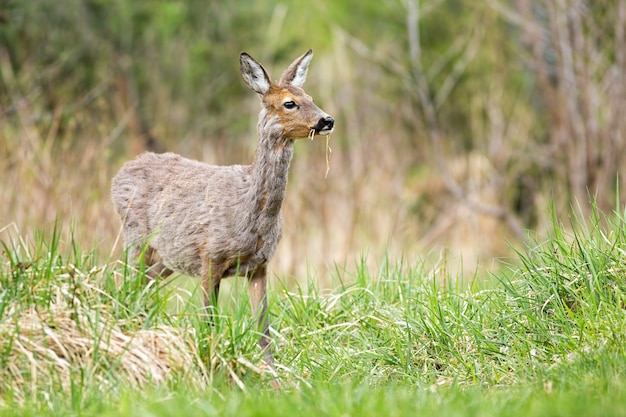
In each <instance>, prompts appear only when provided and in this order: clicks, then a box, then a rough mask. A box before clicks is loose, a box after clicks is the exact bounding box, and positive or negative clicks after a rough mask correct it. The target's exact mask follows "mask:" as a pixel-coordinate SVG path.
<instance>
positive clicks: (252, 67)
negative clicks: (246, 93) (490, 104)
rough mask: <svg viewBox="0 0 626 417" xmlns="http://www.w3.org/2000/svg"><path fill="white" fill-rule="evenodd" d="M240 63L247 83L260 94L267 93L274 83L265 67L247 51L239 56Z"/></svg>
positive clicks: (242, 74)
mask: <svg viewBox="0 0 626 417" xmlns="http://www.w3.org/2000/svg"><path fill="white" fill-rule="evenodd" d="M239 64H240V67H241V76H242V77H243V81H244V82H245V83H246V85H247V86H248V87H250V88H251V89H253V90H254V91H256V92H257V93H259V94H265V93H267V92H268V90H269V89H270V87H271V85H272V81H271V80H270V77H269V75H267V71H265V68H263V66H262V65H261V64H259V63H258V62H256V61H255V60H254V59H253V58H252V57H251V56H250V55H248V54H247V53H245V52H242V53H241V55H240V56H239Z"/></svg>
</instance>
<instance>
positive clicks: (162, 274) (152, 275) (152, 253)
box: [144, 246, 174, 283]
mask: <svg viewBox="0 0 626 417" xmlns="http://www.w3.org/2000/svg"><path fill="white" fill-rule="evenodd" d="M144 262H145V265H146V278H147V280H148V283H149V282H150V281H153V280H156V279H157V278H167V277H169V276H170V275H172V274H173V273H174V271H172V270H171V269H169V268H168V267H167V266H165V264H164V263H163V261H162V260H161V257H160V256H159V254H158V253H157V251H156V250H154V248H151V247H150V246H148V247H147V248H146V252H145V255H144Z"/></svg>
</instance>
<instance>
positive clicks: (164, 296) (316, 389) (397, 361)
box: [0, 213, 626, 416]
mask: <svg viewBox="0 0 626 417" xmlns="http://www.w3.org/2000/svg"><path fill="white" fill-rule="evenodd" d="M573 229H574V232H573V233H571V234H568V233H566V232H565V231H564V230H565V229H564V228H563V226H562V225H560V224H557V223H556V222H555V225H554V227H553V230H552V233H551V235H550V236H549V237H548V238H547V239H545V241H542V242H540V243H536V244H534V245H533V246H531V247H530V248H529V249H528V250H527V251H526V252H524V253H521V254H520V255H519V257H520V261H521V263H522V265H523V266H522V267H520V268H518V267H511V268H510V270H509V271H508V272H506V273H499V274H498V275H496V276H495V277H494V278H495V279H494V280H492V281H488V282H479V281H477V280H475V281H473V282H470V283H467V282H463V281H458V280H455V279H452V277H450V276H449V275H448V274H447V273H445V272H442V271H443V269H442V268H437V269H435V270H429V269H427V268H425V267H424V266H423V265H407V264H404V263H403V262H394V261H392V260H390V259H386V260H384V262H383V263H382V264H381V265H380V267H379V268H378V269H377V270H375V271H373V270H371V269H368V268H367V267H366V266H365V263H364V262H363V263H362V264H360V265H358V266H357V273H356V274H355V275H354V276H351V275H349V274H348V273H346V272H342V271H338V272H337V273H336V277H335V278H336V282H335V289H334V290H332V291H320V290H318V289H317V287H316V285H315V284H314V283H313V281H309V282H308V284H307V287H306V288H300V289H299V290H298V291H296V292H288V291H287V290H283V289H281V288H280V286H279V288H276V289H274V290H273V291H272V292H271V300H270V310H271V317H272V327H273V329H274V330H275V331H274V338H275V341H276V345H277V362H278V364H279V365H278V366H277V372H278V378H279V380H280V382H281V384H282V390H281V391H279V392H276V391H273V390H272V389H271V388H270V387H269V384H268V382H267V381H268V379H269V378H271V375H270V374H269V373H268V372H267V370H264V368H263V365H262V364H261V363H260V360H261V353H260V352H259V351H258V348H257V346H256V338H257V336H258V335H257V334H256V332H255V330H254V320H252V318H251V317H250V313H249V306H248V300H247V295H246V293H245V289H244V288H243V287H241V285H240V284H242V283H241V282H240V281H242V280H239V279H235V281H234V285H232V287H231V288H230V290H229V291H228V292H227V293H228V295H227V296H226V297H224V298H223V299H222V302H221V304H220V309H221V313H220V315H219V316H218V318H217V320H216V323H215V326H214V327H211V326H207V325H206V323H205V322H204V318H203V316H202V315H201V314H200V313H198V311H197V309H198V307H197V306H198V303H197V301H198V300H197V298H196V297H194V296H193V294H192V293H189V292H181V290H180V289H179V287H178V286H177V285H166V284H164V283H161V284H159V285H152V286H149V287H147V288H145V286H144V284H143V277H144V276H143V274H142V272H141V268H140V269H139V270H138V271H136V270H133V269H132V268H128V267H126V266H125V263H123V262H105V263H101V262H99V261H98V260H97V259H96V257H95V256H94V255H93V253H85V252H83V251H81V250H80V248H79V247H78V246H77V245H76V243H75V242H71V246H72V247H73V248H74V250H73V251H71V252H69V253H62V252H60V251H59V249H58V248H59V241H60V240H61V239H62V233H61V232H59V231H55V232H53V233H52V235H51V236H48V237H44V236H39V237H38V238H37V240H36V241H37V242H38V244H37V245H35V246H32V247H31V246H24V245H21V244H16V243H14V242H17V241H18V239H14V240H12V241H11V242H4V261H3V265H2V270H1V275H0V283H1V287H0V288H2V290H1V292H0V364H1V368H0V370H1V372H2V378H0V381H1V382H0V384H1V385H0V392H1V393H2V395H1V399H2V408H1V410H2V412H3V413H7V414H6V415H29V414H32V415H35V414H37V415H39V414H40V413H43V414H44V415H95V414H98V415H109V414H110V415H121V416H125V415H129V416H130V415H159V416H160V415H163V416H166V415H180V413H184V414H185V415H190V416H193V415H221V416H224V415H226V416H228V415H268V416H269V415H275V416H279V415H292V413H293V412H294V410H299V414H300V415H303V416H306V415H319V414H322V415H407V414H408V413H414V412H423V413H432V412H435V411H437V412H439V413H443V414H444V415H457V414H459V415H492V414H502V415H513V416H515V415H527V414H529V413H530V414H533V415H535V414H536V415H589V414H602V415H624V414H623V413H624V411H623V410H624V409H626V402H625V400H624V399H625V398H626V395H625V394H626V384H624V382H623V375H624V373H625V372H626V360H625V358H626V352H625V348H624V346H626V343H625V342H626V340H625V338H626V332H625V331H624V329H626V310H625V307H624V306H625V305H626V280H625V279H624V273H625V272H624V271H626V261H625V260H624V259H625V257H624V250H625V249H626V217H625V213H618V214H615V215H613V216H611V217H610V218H602V217H600V216H595V217H594V218H593V219H592V220H591V221H590V222H588V223H582V222H581V221H580V220H575V221H574V224H573ZM70 238H71V236H70ZM180 279H182V278H178V280H180ZM173 299H180V300H179V303H178V305H177V306H174V305H173V304H172V303H171V302H168V300H173ZM181 300H182V301H181ZM185 300H186V301H185Z"/></svg>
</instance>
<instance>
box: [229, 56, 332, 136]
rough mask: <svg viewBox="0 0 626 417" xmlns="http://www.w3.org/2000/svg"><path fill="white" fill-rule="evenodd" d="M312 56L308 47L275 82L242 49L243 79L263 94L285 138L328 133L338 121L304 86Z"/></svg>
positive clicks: (270, 115) (269, 113)
mask: <svg viewBox="0 0 626 417" xmlns="http://www.w3.org/2000/svg"><path fill="white" fill-rule="evenodd" d="M311 58H313V50H312V49H309V50H308V51H307V52H306V53H305V54H304V55H302V56H301V57H299V58H298V59H296V60H295V61H294V62H293V63H292V64H291V65H290V66H289V68H287V70H285V72H284V73H283V75H282V77H281V78H280V81H278V84H275V83H273V82H272V81H271V79H270V77H269V75H268V74H267V71H266V70H265V68H263V66H262V65H261V64H259V63H258V62H257V61H255V60H254V59H253V58H252V57H251V56H250V55H248V54H247V53H245V52H243V53H242V54H241V56H240V57H239V62H240V64H241V75H242V77H243V80H244V82H245V83H246V85H247V86H248V87H250V88H251V89H252V90H254V91H256V92H257V93H258V94H259V95H260V96H261V102H262V103H263V107H264V110H265V111H266V112H267V116H268V117H270V118H275V119H276V122H277V123H278V124H279V125H280V126H282V132H283V137H284V138H286V139H301V138H306V137H311V136H312V135H327V134H329V133H331V132H332V131H333V127H334V125H335V120H334V119H333V118H332V117H330V116H329V115H328V114H326V113H325V112H323V111H322V110H321V109H320V108H319V107H317V106H316V105H315V103H313V99H312V98H311V96H309V95H307V94H306V93H305V92H304V90H303V89H302V85H303V84H304V81H305V80H306V75H307V71H308V69H309V63H310V62H311Z"/></svg>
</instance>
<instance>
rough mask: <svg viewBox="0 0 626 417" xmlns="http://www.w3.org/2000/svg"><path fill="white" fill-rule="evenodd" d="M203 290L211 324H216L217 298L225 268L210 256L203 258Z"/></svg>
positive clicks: (206, 311)
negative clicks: (209, 257)
mask: <svg viewBox="0 0 626 417" xmlns="http://www.w3.org/2000/svg"><path fill="white" fill-rule="evenodd" d="M201 272H202V292H203V295H204V311H205V313H206V314H207V315H208V321H209V324H212V325H213V324H215V313H216V308H217V300H218V297H219V293H220V282H221V281H222V275H223V273H224V268H223V267H220V265H219V264H218V263H217V262H214V261H212V260H211V259H208V258H203V259H202V271H201Z"/></svg>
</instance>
